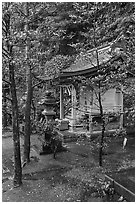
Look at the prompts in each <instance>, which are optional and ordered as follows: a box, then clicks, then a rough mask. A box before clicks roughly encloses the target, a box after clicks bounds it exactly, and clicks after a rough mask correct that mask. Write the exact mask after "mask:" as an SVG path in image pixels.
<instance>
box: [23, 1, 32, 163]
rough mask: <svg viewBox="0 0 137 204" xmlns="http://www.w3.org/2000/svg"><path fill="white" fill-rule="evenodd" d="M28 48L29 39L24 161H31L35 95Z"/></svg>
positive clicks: (26, 28)
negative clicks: (33, 101) (32, 116)
mask: <svg viewBox="0 0 137 204" xmlns="http://www.w3.org/2000/svg"><path fill="white" fill-rule="evenodd" d="M25 10H26V16H27V17H28V14H29V11H28V2H26V3H25ZM25 31H26V35H27V34H28V23H27V22H26V25H25ZM28 49H29V41H28V40H27V42H26V51H25V52H26V84H27V98H26V106H25V130H24V131H25V132H24V162H27V163H28V162H30V135H31V118H30V115H31V101H32V95H33V88H32V73H31V67H30V66H29V64H28V60H29V59H28V53H29V52H28Z"/></svg>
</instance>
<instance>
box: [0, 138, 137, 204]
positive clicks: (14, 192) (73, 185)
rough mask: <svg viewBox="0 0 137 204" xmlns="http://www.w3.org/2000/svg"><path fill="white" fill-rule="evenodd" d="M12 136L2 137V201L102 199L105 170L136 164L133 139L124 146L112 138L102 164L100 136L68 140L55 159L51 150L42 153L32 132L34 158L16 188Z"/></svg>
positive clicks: (114, 169) (84, 200)
mask: <svg viewBox="0 0 137 204" xmlns="http://www.w3.org/2000/svg"><path fill="white" fill-rule="evenodd" d="M11 136H12V135H11V134H9V135H8V134H7V135H6V136H5V137H3V140H2V142H3V143H2V148H3V149H2V154H3V156H2V161H3V194H2V201H3V202H103V201H105V198H104V197H102V189H101V187H102V185H103V183H104V175H105V173H106V172H109V173H110V172H114V171H118V170H121V169H128V168H131V167H134V164H135V162H134V160H135V158H134V153H135V152H134V141H130V142H129V144H130V143H131V144H130V145H127V148H126V149H125V150H123V149H122V144H121V142H122V141H120V140H117V141H116V140H114V141H110V142H109V145H108V146H107V147H106V149H105V152H104V156H103V167H99V165H98V150H97V140H94V141H89V140H79V141H77V142H71V143H66V144H65V145H66V148H67V151H64V152H60V153H58V154H57V158H56V160H55V159H53V155H51V154H48V155H39V154H38V152H37V151H35V150H34V145H35V147H36V146H37V144H35V143H36V142H37V141H36V137H35V136H34V135H33V136H32V137H33V138H31V139H33V144H32V148H31V162H30V163H29V164H28V165H26V166H25V167H24V168H23V178H22V181H23V184H22V186H20V187H18V188H13V185H12V177H13V148H12V137H11ZM133 140H134V139H133ZM22 148H23V140H22V139H21V149H22ZM35 149H36V148H35Z"/></svg>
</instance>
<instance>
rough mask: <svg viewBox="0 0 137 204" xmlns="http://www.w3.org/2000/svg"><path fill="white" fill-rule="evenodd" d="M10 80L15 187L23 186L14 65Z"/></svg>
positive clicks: (10, 71)
mask: <svg viewBox="0 0 137 204" xmlns="http://www.w3.org/2000/svg"><path fill="white" fill-rule="evenodd" d="M9 79H10V82H11V96H12V128H13V145H14V180H13V183H14V187H17V186H20V185H21V184H22V168H21V155H20V135H19V123H18V102H17V96H16V85H15V78H14V65H13V64H12V62H10V64H9Z"/></svg>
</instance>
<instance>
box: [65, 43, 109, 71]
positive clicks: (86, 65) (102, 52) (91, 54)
mask: <svg viewBox="0 0 137 204" xmlns="http://www.w3.org/2000/svg"><path fill="white" fill-rule="evenodd" d="M96 56H97V55H96V49H92V50H89V51H87V52H86V53H84V54H83V55H82V54H81V55H80V57H79V58H78V59H76V60H75V62H74V63H73V64H72V65H71V66H70V67H69V68H67V69H65V70H63V73H64V74H65V73H68V74H69V73H70V74H71V73H73V74H74V73H77V72H81V71H82V73H83V72H84V71H86V72H87V71H88V70H89V71H91V72H92V70H94V68H95V67H97V57H96ZM111 58H112V55H111V46H110V45H106V46H103V47H100V48H98V60H99V65H102V64H104V63H106V62H107V61H109V60H110V59H111Z"/></svg>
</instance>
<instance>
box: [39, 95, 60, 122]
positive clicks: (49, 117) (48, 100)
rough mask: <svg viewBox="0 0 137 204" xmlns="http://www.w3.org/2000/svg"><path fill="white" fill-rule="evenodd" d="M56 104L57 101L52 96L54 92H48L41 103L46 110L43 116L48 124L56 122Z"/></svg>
mask: <svg viewBox="0 0 137 204" xmlns="http://www.w3.org/2000/svg"><path fill="white" fill-rule="evenodd" d="M55 104H56V100H55V98H54V96H52V92H51V91H47V92H46V95H45V98H44V99H42V101H41V102H40V105H42V106H43V108H44V111H43V112H42V114H43V115H44V116H45V119H46V123H48V122H49V121H50V122H54V120H55V115H56V112H55V111H54V106H55Z"/></svg>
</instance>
